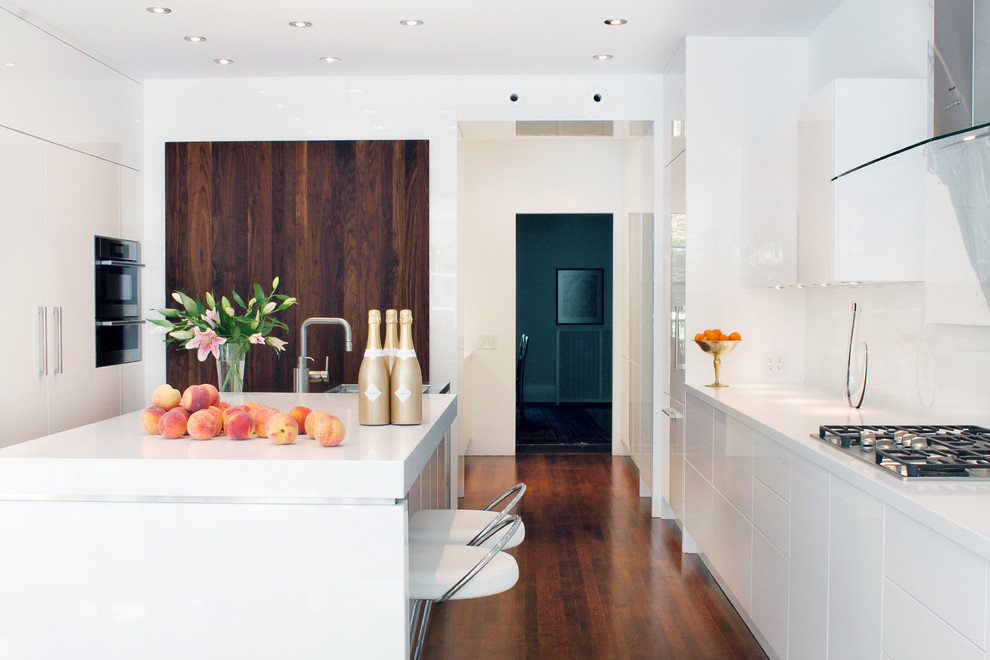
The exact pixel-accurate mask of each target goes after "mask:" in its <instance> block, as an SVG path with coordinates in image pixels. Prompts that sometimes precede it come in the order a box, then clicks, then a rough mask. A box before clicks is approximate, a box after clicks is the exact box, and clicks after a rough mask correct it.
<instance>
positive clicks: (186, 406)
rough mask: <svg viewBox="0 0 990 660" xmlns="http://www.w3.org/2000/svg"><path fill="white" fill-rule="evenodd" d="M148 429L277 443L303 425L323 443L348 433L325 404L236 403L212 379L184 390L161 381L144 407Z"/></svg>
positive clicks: (290, 439)
mask: <svg viewBox="0 0 990 660" xmlns="http://www.w3.org/2000/svg"><path fill="white" fill-rule="evenodd" d="M141 426H143V427H144V430H145V431H146V432H147V433H150V434H152V435H160V436H162V437H163V438H181V437H183V436H185V435H187V434H188V435H189V436H191V437H192V438H193V439H195V440H210V439H212V438H215V437H217V436H219V435H221V434H224V435H226V436H227V437H228V438H230V439H231V440H247V439H248V438H250V437H251V436H253V435H255V434H257V435H258V436H260V437H262V438H268V439H269V440H271V441H272V442H274V443H275V444H277V445H288V444H292V443H293V442H294V441H295V439H296V437H297V436H298V435H299V430H300V429H303V431H304V432H305V433H306V435H308V436H310V437H311V438H314V439H315V440H316V441H317V442H319V443H320V444H321V445H323V446H324V447H336V446H337V445H339V444H340V443H341V441H343V439H344V422H343V421H341V419H340V418H339V417H335V416H334V415H331V414H330V413H329V412H327V411H326V410H310V409H309V408H307V407H306V406H296V407H295V408H293V409H292V410H290V411H289V412H288V413H283V412H280V411H278V410H276V409H275V408H271V407H269V406H265V405H262V404H260V403H245V404H242V405H239V406H232V405H230V404H229V403H226V402H224V401H221V400H220V392H218V391H217V388H215V387H213V385H210V384H209V383H207V384H205V385H190V386H189V387H187V388H186V389H185V390H184V391H183V392H179V390H177V389H175V388H174V387H172V386H171V385H159V386H158V387H156V388H155V390H154V391H153V392H152V393H151V406H149V407H148V408H145V410H144V412H143V413H141Z"/></svg>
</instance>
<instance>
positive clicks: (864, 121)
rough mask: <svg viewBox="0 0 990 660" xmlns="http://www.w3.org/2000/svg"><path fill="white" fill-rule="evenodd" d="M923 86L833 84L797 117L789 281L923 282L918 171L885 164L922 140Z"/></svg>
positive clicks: (918, 166)
mask: <svg viewBox="0 0 990 660" xmlns="http://www.w3.org/2000/svg"><path fill="white" fill-rule="evenodd" d="M926 96H927V84H926V81H925V80H910V79H905V80H901V79H838V80H835V81H833V82H832V83H829V84H828V85H826V86H825V87H823V88H822V89H821V90H819V91H818V92H817V93H815V94H814V95H813V96H812V97H811V98H810V99H808V101H806V102H805V103H804V104H803V105H802V106H801V108H800V109H799V111H798V122H797V180H798V190H797V236H798V244H797V281H798V282H799V283H804V284H812V283H819V282H836V281H838V282H845V281H866V282H890V281H895V282H898V281H900V282H904V281H908V282H910V281H919V280H923V279H924V275H925V272H924V259H923V257H924V232H925V220H924V197H923V193H924V184H925V179H924V175H925V171H924V163H922V162H920V161H915V160H909V161H903V160H901V159H896V158H893V159H889V160H884V161H881V162H878V163H875V164H873V165H870V166H869V167H865V168H863V169H861V170H859V171H856V172H854V173H851V174H847V175H846V176H843V177H841V178H839V179H836V180H835V181H834V182H833V181H832V177H835V176H836V175H839V174H842V173H844V172H846V171H848V170H850V169H852V168H855V167H858V166H860V165H863V164H865V163H867V162H869V161H871V160H873V159H876V158H879V157H881V156H884V155H886V154H889V153H891V152H893V151H896V150H898V149H902V148H904V147H906V146H909V145H911V144H914V143H916V142H918V141H920V140H923V139H925V138H926V137H927V113H926V111H925V108H926V107H927V106H926V103H925V99H926Z"/></svg>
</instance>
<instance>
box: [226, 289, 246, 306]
mask: <svg viewBox="0 0 990 660" xmlns="http://www.w3.org/2000/svg"><path fill="white" fill-rule="evenodd" d="M230 295H231V296H232V297H233V298H234V302H236V303H237V304H238V305H240V306H241V307H243V308H244V309H247V305H245V304H244V299H243V298H241V297H240V296H239V295H238V294H237V291H231V293H230Z"/></svg>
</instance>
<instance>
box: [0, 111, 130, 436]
mask: <svg viewBox="0 0 990 660" xmlns="http://www.w3.org/2000/svg"><path fill="white" fill-rule="evenodd" d="M118 169H119V166H118V165H116V164H114V163H111V162H108V161H105V160H102V159H99V158H94V157H92V156H89V155H86V154H82V153H79V152H77V151H73V150H71V149H66V148H63V147H60V146H57V145H53V144H46V143H44V142H42V141H40V140H36V139H34V138H31V137H28V136H25V135H21V134H19V133H16V132H14V131H8V130H6V129H0V198H3V199H4V200H5V203H7V204H8V205H9V206H8V212H9V214H8V216H7V217H9V218H10V222H9V223H8V227H9V230H10V231H11V232H13V235H8V238H9V239H10V240H11V242H12V244H13V245H16V246H17V248H16V249H11V250H8V251H7V253H6V256H5V258H4V259H3V260H2V262H0V263H2V265H0V281H3V282H6V283H7V286H8V289H10V290H11V291H14V290H16V295H12V296H10V300H9V302H8V305H9V306H10V308H11V309H10V310H9V321H8V322H7V323H4V324H3V325H2V326H0V341H2V342H3V343H4V345H6V346H16V347H18V349H17V350H14V351H9V353H8V358H9V359H8V360H7V361H6V362H5V370H6V374H5V377H4V378H3V380H2V384H0V395H2V397H3V400H4V401H9V402H14V405H15V406H16V408H17V409H18V410H20V411H22V412H21V413H20V414H18V415H16V416H15V418H13V419H12V420H9V423H8V425H7V428H6V429H5V433H4V434H3V436H2V437H0V446H6V445H9V444H13V443H16V442H21V441H23V440H28V439H31V438H36V437H39V436H41V435H45V434H46V433H54V432H56V431H61V430H65V429H68V428H72V427H75V426H80V425H82V424H87V423H89V422H93V421H96V420H98V419H104V418H106V417H111V416H114V415H118V414H120V412H121V383H120V378H121V371H120V368H119V367H104V368H102V369H97V368H96V357H95V335H94V333H95V326H94V320H93V319H94V271H93V237H94V235H96V234H103V235H111V236H114V235H117V232H118V227H119V224H120V220H119V218H120V209H119V205H120V202H119V200H120V192H119V179H118V177H119V172H118Z"/></svg>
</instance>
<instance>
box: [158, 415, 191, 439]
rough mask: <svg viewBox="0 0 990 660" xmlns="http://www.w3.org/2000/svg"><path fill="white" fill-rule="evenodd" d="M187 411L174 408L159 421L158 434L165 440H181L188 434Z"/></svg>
mask: <svg viewBox="0 0 990 660" xmlns="http://www.w3.org/2000/svg"><path fill="white" fill-rule="evenodd" d="M186 414H187V413H186V411H184V410H182V409H181V408H173V409H172V410H169V411H168V412H166V413H165V414H164V415H162V416H161V417H160V418H159V419H158V433H159V434H160V435H161V436H162V437H163V438H181V437H182V436H184V435H185V434H186Z"/></svg>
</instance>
